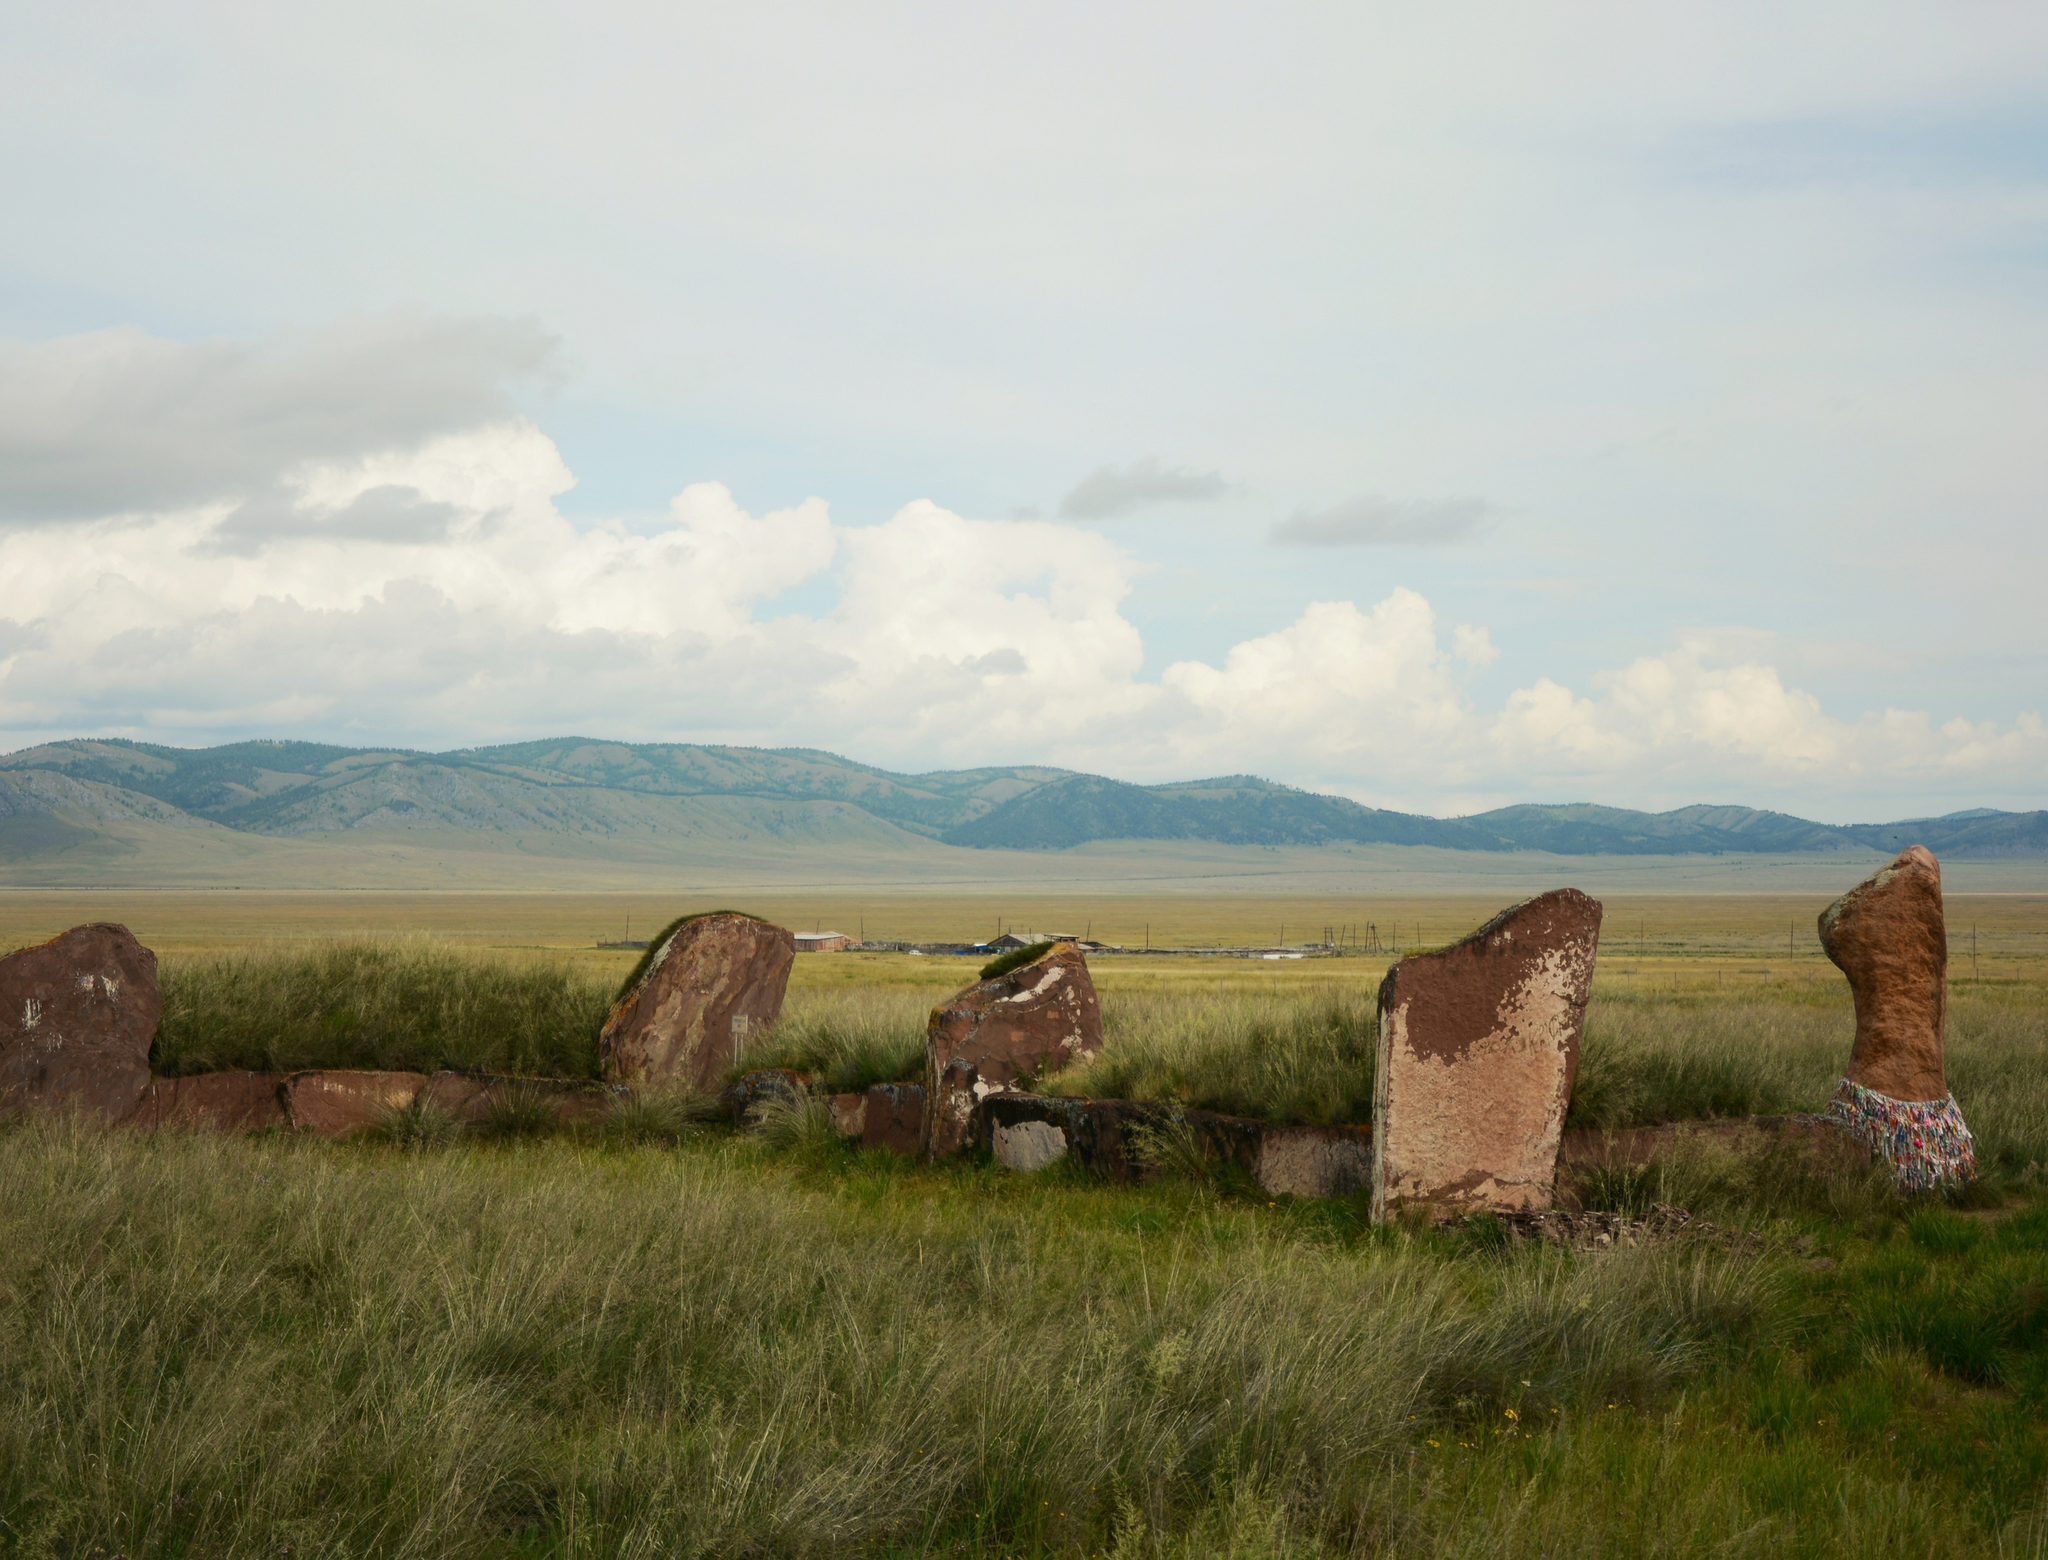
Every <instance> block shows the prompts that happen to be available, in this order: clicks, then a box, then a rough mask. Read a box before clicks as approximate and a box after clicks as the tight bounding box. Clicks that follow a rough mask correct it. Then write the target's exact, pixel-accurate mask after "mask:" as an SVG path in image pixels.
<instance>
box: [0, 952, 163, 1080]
mask: <svg viewBox="0 0 2048 1560" xmlns="http://www.w3.org/2000/svg"><path fill="white" fill-rule="evenodd" d="M163 1005H164V1004H163V994H162V992H161V991H159V990H158V988H157V978H156V955H155V954H153V953H151V952H150V951H149V950H148V949H147V948H145V947H143V946H142V944H141V943H139V942H137V941H136V940H135V938H134V935H133V934H132V933H130V932H129V930H128V928H127V927H125V926H116V925H114V924H113V923H112V922H109V921H95V922H93V923H91V924H90V925H87V926H74V927H73V928H71V930H70V931H68V932H65V933H63V934H62V935H61V936H58V937H53V938H51V939H50V941H48V942H46V943H42V944H40V945H39V946H37V947H34V948H23V949H22V950H21V951H20V952H18V953H11V954H9V955H8V956H7V957H6V958H4V959H0V1115H13V1114H16V1113H19V1112H21V1111H24V1110H32V1109H36V1108H39V1107H60V1108H66V1109H71V1110H76V1111H79V1112H81V1113H82V1114H84V1115H87V1116H92V1117H96V1118H98V1119H99V1120H101V1121H121V1120H124V1119H125V1118H127V1117H128V1116H130V1115H132V1114H133V1113H134V1111H135V1109H136V1107H137V1106H139V1105H140V1104H141V1103H142V1097H143V1094H144V1092H145V1091H146V1090H147V1089H148V1088H149V1047H150V1044H151V1042H152V1041H154V1040H155V1039H156V1026H157V1020H158V1019H159V1018H161V1017H162V1016H163Z"/></svg>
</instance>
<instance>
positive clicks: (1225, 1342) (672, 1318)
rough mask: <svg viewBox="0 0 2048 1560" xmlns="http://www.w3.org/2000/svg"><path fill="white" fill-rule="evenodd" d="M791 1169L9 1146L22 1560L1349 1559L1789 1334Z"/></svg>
mask: <svg viewBox="0 0 2048 1560" xmlns="http://www.w3.org/2000/svg"><path fill="white" fill-rule="evenodd" d="M756 1156H757V1151H756V1150H753V1149H751V1148H748V1147H746V1146H745V1145H743V1144H741V1143H737V1142H733V1141H731V1140H727V1141H726V1142H725V1143H724V1144H723V1145H722V1146H711V1147H704V1148H699V1149H695V1150H692V1151H689V1152H686V1153H684V1154H682V1155H679V1156H678V1155H673V1154H656V1153H652V1152H648V1151H644V1150H611V1151H605V1152H600V1151H597V1150H593V1149H590V1148H585V1147H579V1146H577V1145H574V1144H572V1143H568V1142H564V1141H562V1140H546V1141H541V1142H536V1143H530V1144H525V1145H519V1146H513V1147H498V1148H488V1149H475V1148H460V1147H458V1148H452V1149H447V1150H443V1151H440V1152H436V1153H434V1154H431V1155H423V1154H416V1153H394V1152H391V1151H389V1150H380V1149H377V1148H374V1147H364V1146H358V1147H354V1148H348V1147H336V1146H332V1145H324V1144H304V1143H297V1142H289V1141H286V1142H278V1141H261V1140H233V1139H229V1140H204V1139H189V1138H178V1137H174V1136H170V1135H166V1136H163V1137H160V1138H155V1139H149V1140H136V1139H125V1138H121V1137H114V1136H105V1135H85V1134H78V1135H74V1134H72V1133H70V1132H68V1131H67V1130H66V1129H65V1128H63V1127H62V1126H61V1125H49V1124H39V1125H33V1126H29V1127H25V1128H18V1129H15V1130H12V1131H8V1132H6V1133H0V1183H4V1184H5V1185H7V1186H8V1187H9V1188H10V1189H11V1192H12V1195H11V1196H10V1197H9V1198H7V1199H5V1201H4V1203H0V1404H4V1409H0V1523H4V1527H0V1531H4V1532H5V1533H6V1535H7V1541H8V1547H9V1548H10V1549H11V1550H13V1551H15V1552H18V1553H23V1554H49V1555H58V1554H62V1555H72V1554H92V1553H103V1554H115V1553H122V1554H127V1555H130V1556H134V1557H138V1560H139V1557H141V1556H145V1555H151V1556H153V1555H171V1554H201V1553H203V1554H209V1555H221V1556H240V1555H249V1556H254V1555H275V1554H278V1553H282V1552H284V1551H285V1550H286V1549H287V1548H289V1549H290V1551H291V1552H292V1553H294V1554H295V1555H300V1556H308V1555H374V1556H422V1557H424V1556H435V1557H441V1556H455V1557H463V1556H498V1555H511V1554H514V1553H519V1554H527V1553H543V1552H545V1553H574V1554H578V1555H607V1556H610V1555H617V1556H624V1555H646V1554H661V1555H709V1554H721V1555H727V1554H777V1555H803V1554H820V1553H827V1552H830V1553H842V1552H857V1551H863V1550H869V1549H874V1548H878V1547H883V1546H893V1547H894V1548H896V1549H898V1550H901V1551H903V1552H923V1551H927V1550H940V1551H946V1552H955V1551H978V1552H1012V1551H1019V1550H1022V1551H1029V1552H1038V1551H1042V1550H1046V1549H1050V1550H1055V1551H1069V1552H1080V1551H1083V1550H1089V1551H1093V1550H1097V1549H1099V1548H1101V1547H1103V1546H1104V1545H1105V1544H1106V1543H1107V1542H1109V1541H1112V1540H1113V1541H1116V1542H1119V1543H1121V1542H1123V1541H1125V1540H1126V1539H1129V1540H1130V1541H1132V1542H1134V1543H1135V1542H1137V1541H1138V1540H1139V1539H1143V1540H1144V1541H1145V1542H1146V1543H1147V1544H1148V1545H1149V1543H1150V1541H1151V1536H1158V1535H1188V1534H1199V1533H1202V1532H1211V1533H1216V1534H1220V1533H1222V1532H1223V1531H1225V1530H1226V1529H1228V1530H1232V1531H1242V1532H1244V1533H1247V1534H1249V1533H1251V1532H1252V1531H1254V1530H1257V1529H1261V1528H1262V1526H1263V1529H1264V1530H1267V1531H1269V1533H1270V1534H1271V1535H1273V1536H1275V1537H1276V1538H1286V1539H1287V1541H1288V1542H1291V1543H1308V1544H1312V1545H1313V1546H1314V1547H1317V1548H1320V1547H1321V1546H1322V1545H1323V1544H1324V1543H1325V1542H1333V1543H1340V1544H1345V1543H1348V1542H1349V1539H1350V1537H1352V1536H1356V1535H1361V1534H1363V1533H1365V1532H1366V1531H1368V1530H1370V1529H1373V1528H1375V1527H1377V1526H1380V1525H1381V1524H1383V1523H1384V1522H1385V1521H1386V1520H1387V1519H1388V1517H1389V1514H1390V1513H1392V1512H1396V1511H1398V1508H1399V1507H1400V1506H1401V1505H1402V1503H1403V1502H1404V1501H1407V1500H1410V1499H1412V1492H1408V1491H1406V1490H1405V1489H1404V1486H1403V1482H1402V1480H1401V1479H1400V1478H1399V1477H1398V1474H1399V1471H1400V1469H1401V1467H1402V1466H1403V1464H1402V1459H1403V1458H1405V1456H1406V1455H1407V1452H1408V1450H1409V1448H1410V1447H1411V1446H1413V1445H1414V1444H1416V1442H1417V1439H1418V1437H1419V1436H1420V1435H1421V1434H1422V1433H1424V1432H1431V1427H1432V1426H1444V1427H1447V1428H1445V1429H1443V1430H1442V1431H1441V1432H1431V1433H1436V1434H1437V1435H1438V1438H1439V1439H1443V1438H1446V1437H1448V1436H1449V1435H1451V1434H1452V1433H1453V1432H1454V1430H1455V1429H1456V1427H1458V1426H1462V1425H1467V1424H1476V1423H1498V1422H1500V1416H1501V1414H1502V1412H1503V1405H1515V1404H1519V1405H1521V1408H1520V1412H1523V1413H1526V1414H1531V1415H1534V1414H1539V1413H1543V1412H1546V1411H1547V1408H1548V1407H1550V1406H1558V1407H1561V1408H1563V1409H1565V1410H1566V1411H1578V1410H1580V1409H1584V1410H1586V1411H1588V1412H1592V1411H1597V1410H1598V1408H1599V1405H1600V1404H1603V1403H1609V1402H1626V1401H1630V1400H1632V1399H1633V1398H1634V1397H1635V1396H1639V1395H1644V1394H1652V1393H1657V1392H1660V1391H1662V1390H1664V1389H1665V1388H1667V1387H1668V1386H1670V1385H1671V1384H1672V1383H1674V1382H1676V1381H1677V1380H1679V1379H1681V1378H1683V1377H1684V1376H1685V1375H1686V1374H1687V1373H1689V1372H1694V1371H1697V1370H1698V1369H1700V1368H1701V1367H1702V1366H1703V1365H1705V1364H1706V1363H1708V1362H1710V1361H1712V1360H1715V1359H1718V1358H1722V1357H1725V1356H1727V1355H1728V1354H1729V1353H1730V1351H1731V1350H1736V1349H1739V1348H1741V1347H1744V1346H1746V1345H1748V1344H1749V1343H1751V1342H1753V1341H1754V1340H1755V1339H1756V1338H1757V1337H1758V1336H1759V1334H1760V1330H1766V1331H1767V1328H1768V1324H1767V1321H1766V1318H1767V1315H1768V1314H1769V1311H1770V1294H1769V1290H1768V1285H1767V1284H1766V1282H1765V1280H1764V1278H1763V1276H1762V1271H1761V1270H1760V1269H1759V1268H1758V1267H1757V1266H1756V1265H1755V1264H1754V1263H1752V1262H1749V1261H1747V1260H1742V1259H1736V1258H1731V1257H1729V1256H1727V1255H1725V1254H1715V1253H1711V1252H1704V1251H1698V1252H1695V1251H1678V1250H1641V1251H1626V1252H1616V1253H1612V1254H1609V1255H1607V1256H1605V1257H1603V1258H1599V1259H1581V1258H1573V1257H1569V1256H1565V1255H1560V1254H1557V1253H1554V1252H1548V1251H1542V1250H1531V1251H1526V1252H1522V1253H1519V1254H1517V1255H1515V1256H1514V1257H1513V1258H1512V1259H1508V1258H1501V1259H1494V1260H1492V1261H1491V1262H1489V1263H1483V1264H1481V1265H1479V1266H1476V1267H1475V1266H1473V1265H1472V1264H1471V1263H1469V1262H1466V1263H1459V1262H1456V1261H1453V1260H1449V1259H1447V1258H1445V1257H1444V1256H1442V1255H1440V1254H1432V1252H1431V1251H1430V1250H1429V1249H1427V1248H1425V1247H1423V1246H1412V1245H1403V1244H1401V1243H1399V1242H1396V1243H1395V1244H1392V1245H1381V1244H1367V1245H1364V1246H1358V1247H1353V1248H1349V1249H1346V1248H1341V1247H1325V1246H1319V1245H1314V1244H1304V1243H1302V1242H1300V1241H1298V1240H1295V1239H1293V1238H1291V1237H1289V1236H1288V1235H1287V1233H1286V1231H1285V1230H1284V1228H1272V1229H1269V1228H1268V1227H1267V1226H1266V1225H1264V1224H1262V1222H1261V1220H1260V1217H1259V1212H1260V1210H1255V1209H1251V1210H1248V1209H1238V1210H1232V1209H1230V1208H1219V1207H1218V1206H1216V1205H1214V1204H1211V1203H1204V1204H1201V1205H1200V1206H1199V1208H1197V1207H1196V1206H1194V1205H1183V1204H1180V1203H1176V1202H1173V1201H1171V1200H1170V1198H1169V1197H1168V1195H1167V1194H1163V1193H1110V1192H1100V1193H1098V1192H1083V1191H1079V1190H1067V1191H1061V1190H1060V1189H1059V1188H1057V1187H1047V1188H1045V1189H1044V1190H1042V1191H1041V1190H1038V1189H1031V1190H1028V1191H1025V1192H1021V1193H1020V1194H1019V1197H1020V1198H1021V1199H1023V1200H1012V1201H1007V1202H1006V1201H1004V1200H1002V1199H1001V1198H999V1197H993V1198H992V1197H991V1196H990V1195H989V1194H984V1193H981V1192H978V1191H976V1187H977V1186H978V1184H979V1183H978V1181H977V1180H976V1178H975V1177H974V1176H973V1175H972V1174H971V1173H965V1172H963V1173H961V1174H957V1175H952V1176H939V1175H937V1174H936V1173H929V1172H927V1173H924V1175H925V1179H926V1180H928V1181H929V1182H930V1183H931V1187H930V1189H931V1190H932V1191H934V1192H936V1193H939V1194H941V1195H935V1196H931V1197H920V1196H916V1195H907V1196H904V1197H899V1198H886V1199H884V1200H882V1201H881V1202H879V1203H877V1202H865V1203H864V1202H862V1201H860V1200H857V1199H854V1200H850V1199H849V1198H848V1197H847V1196H846V1195H844V1193H843V1192H841V1191H840V1190H838V1189H835V1188H831V1187H823V1188H817V1189H808V1190H807V1189H806V1188H805V1184H804V1182H803V1180H802V1178H801V1177H797V1178H794V1179H792V1178H791V1176H790V1175H788V1174H778V1173H776V1172H772V1171H771V1170H770V1169H769V1167H768V1165H767V1164H765V1163H764V1162H762V1161H761V1160H759V1159H758V1157H756ZM1032 1197H1045V1198H1051V1199H1054V1201H1052V1202H1050V1203H1047V1204H1046V1205H1044V1206H1041V1205H1039V1204H1037V1203H1034V1202H1032V1201H1030V1199H1031V1198H1032ZM1083 1197H1085V1198H1087V1199H1089V1203H1088V1207H1089V1208H1092V1209H1093V1212H1092V1213H1086V1214H1085V1216H1082V1217H1074V1216H1072V1215H1073V1214H1074V1213H1077V1212H1080V1211H1081V1209H1080V1206H1079V1204H1078V1203H1075V1202H1074V1200H1075V1199H1079V1198H1083ZM1060 1199H1065V1201H1061V1200H1060ZM1070 1204H1072V1206H1070ZM1117 1210H1124V1212H1125V1214H1126V1215H1127V1216H1124V1217H1109V1218H1105V1217H1103V1215H1104V1214H1105V1213H1108V1214H1112V1215H1114V1214H1115V1213H1116V1212H1117ZM1197 1215H1199V1222H1189V1221H1190V1220H1191V1219H1194V1218H1195V1217H1196V1216H1197ZM1176 1218H1178V1219H1179V1220H1180V1221H1181V1224H1180V1228H1179V1231H1178V1233H1172V1232H1171V1222H1170V1221H1172V1220H1174V1219H1176ZM1148 1230H1149V1231H1151V1233H1150V1234H1149V1235H1148V1233H1147V1231H1148ZM1460 1433H1462V1432H1460Z"/></svg>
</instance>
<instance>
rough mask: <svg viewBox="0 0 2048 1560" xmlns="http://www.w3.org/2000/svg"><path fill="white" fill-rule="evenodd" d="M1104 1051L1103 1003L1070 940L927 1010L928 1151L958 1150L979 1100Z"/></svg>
mask: <svg viewBox="0 0 2048 1560" xmlns="http://www.w3.org/2000/svg"><path fill="white" fill-rule="evenodd" d="M1101 1049H1102V1005H1101V1004H1100V1003H1099V1002H1098V1001H1096V998H1095V982H1094V981H1092V980H1090V979H1089V978H1088V961H1087V960H1086V959H1085V958H1083V957H1082V956H1081V950H1080V949H1079V948H1078V947H1076V946H1075V945H1074V944H1073V943H1070V942H1067V943H1059V944H1056V945H1055V946H1054V947H1053V948H1052V950H1051V951H1050V952H1048V953H1045V954H1043V955H1042V956H1040V957H1039V958H1037V959H1034V960H1033V961H1032V962H1031V963H1029V964H1026V965H1024V966H1022V967H1021V968H1019V969H1014V970H1011V971H1010V972H1009V973H1008V974H1004V975H998V976H996V977H995V978H994V979H992V980H984V981H981V982H979V983H977V984H976V985H972V986H969V987H968V988H967V989H966V990H965V991H963V992H961V993H960V994H959V995H958V996H957V997H955V998H953V1000H952V1001H950V1002H948V1003H946V1005H945V1006H943V1007H939V1008H934V1009H933V1010H932V1017H931V1023H930V1026H929V1027H928V1028H927V1029H926V1031H925V1050H924V1054H925V1089H926V1095H925V1107H924V1149H925V1152H926V1153H927V1154H930V1155H931V1156H933V1157H934V1158H943V1157H945V1156H946V1155H949V1154H957V1153H958V1152H960V1150H961V1149H963V1148H965V1147H966V1146H967V1144H968V1141H969V1139H970V1138H971V1137H972V1135H973V1124H974V1107H975V1106H976V1105H978V1104H979V1103H980V1102H981V1101H982V1100H984V1099H986V1098H987V1097H988V1096H989V1095H991V1094H1001V1093H1007V1092H1009V1091H1011V1090H1013V1089H1015V1088H1016V1086H1017V1084H1018V1082H1019V1081H1020V1080H1022V1079H1026V1078H1037V1077H1042V1076H1044V1075H1046V1074H1048V1073H1054V1072H1058V1071H1059V1070H1060V1069H1061V1068H1063V1067H1066V1066H1068V1065H1070V1064H1072V1063H1074V1062H1079V1061H1085V1060H1087V1059H1088V1058H1089V1057H1091V1056H1093V1055H1095V1053H1096V1052H1098V1051H1100V1050H1101Z"/></svg>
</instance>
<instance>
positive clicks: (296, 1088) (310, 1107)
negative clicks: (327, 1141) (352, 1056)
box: [284, 1071, 427, 1137]
mask: <svg viewBox="0 0 2048 1560" xmlns="http://www.w3.org/2000/svg"><path fill="white" fill-rule="evenodd" d="M426 1086H427V1078H426V1074H424V1073H416V1072H353V1071H348V1072H297V1073H293V1074H292V1075H291V1076H290V1077H288V1078H286V1079H285V1082H284V1104H285V1113H286V1116H287V1117H288V1119H289V1121H290V1123H291V1125H292V1127H293V1128H295V1129H296V1130H298V1131H300V1132H317V1133H319V1134H320V1135H321V1136H322V1137H345V1136H347V1135H348V1134H350V1133H352V1132H363V1131H367V1130H368V1129H370V1128H372V1127H375V1126H379V1125H381V1124H382V1123H383V1122H384V1120H385V1119H386V1118H387V1117H388V1116H389V1115H390V1114H391V1113H392V1112H393V1111H401V1110H408V1109H410V1108H411V1106H412V1104H413V1102H414V1101H415V1100H417V1099H418V1098H419V1095H420V1091H421V1090H422V1089H424V1088H425V1087H426Z"/></svg>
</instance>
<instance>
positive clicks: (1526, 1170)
mask: <svg viewBox="0 0 2048 1560" xmlns="http://www.w3.org/2000/svg"><path fill="white" fill-rule="evenodd" d="M1599 941H1600V904H1599V901H1597V900H1594V899H1589V898H1588V897H1587V896H1586V895H1584V894H1582V893H1580V892H1579V891H1578V890H1577V889H1574V888H1560V889H1553V890H1552V891H1551V892H1549V893H1547V894H1543V895H1540V896H1538V897H1537V898H1535V899H1531V900H1529V901H1528V902H1527V903H1525V904H1519V905H1516V906H1514V907H1513V908H1511V909H1508V910H1504V911H1502V912H1501V913H1500V914H1499V915H1497V916H1495V917H1494V918H1493V919H1492V920H1491V921H1489V922H1487V924H1486V925H1485V926H1483V927H1481V928H1480V929H1479V930H1478V931H1476V932H1474V933H1473V934H1472V935H1471V936H1470V937H1467V938H1466V939H1464V941H1462V942H1459V943H1455V944H1453V945H1452V946H1451V947H1449V948H1444V949H1440V950H1438V951H1437V952H1435V953H1423V954H1416V955H1413V956H1411V957H1409V958H1406V959H1403V960H1402V961H1401V962H1400V963H1398V964H1396V965H1395V966H1394V967H1393V968H1392V969H1391V970H1389V971H1388V972H1387V977H1386V979H1385V980H1384V981H1382V982H1381V983H1380V1000H1379V1010H1380V1037H1379V1054H1378V1071H1377V1073H1376V1074H1375V1077H1374V1080H1373V1128H1374V1133H1373V1161H1374V1162H1373V1179H1372V1202H1373V1217H1374V1218H1376V1219H1384V1218H1386V1217H1388V1216H1389V1215H1390V1214H1391V1213H1392V1212H1393V1210H1394V1209H1395V1208H1397V1207H1399V1206H1400V1205H1402V1204H1404V1203H1411V1202H1414V1203H1428V1204H1431V1205H1433V1206H1435V1207H1437V1208H1440V1209H1442V1210H1445V1211H1446V1212H1478V1211H1480V1210H1482V1209H1492V1210H1496V1211H1500V1210H1507V1209H1516V1208H1544V1207H1548V1206H1549V1205H1550V1201H1551V1197H1552V1194H1553V1187H1554V1183H1555V1180H1556V1174H1557V1148H1558V1140H1559V1137H1560V1135H1561V1134H1562V1132H1563V1130H1564V1118H1565V1112H1566V1111H1567V1110H1568V1109H1569V1108H1570V1105H1571V1098H1572V1080H1573V1078H1574V1077H1575V1076H1576V1074H1577V1072H1578V1065H1579V1039H1580V1036H1581V1034H1582V1033H1583V1032H1584V1029H1585V1021H1586V999H1587V997H1588V995H1590V993H1591V990H1592V985H1593V961H1594V957H1595V954H1596V952H1597V950H1598V947H1599Z"/></svg>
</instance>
